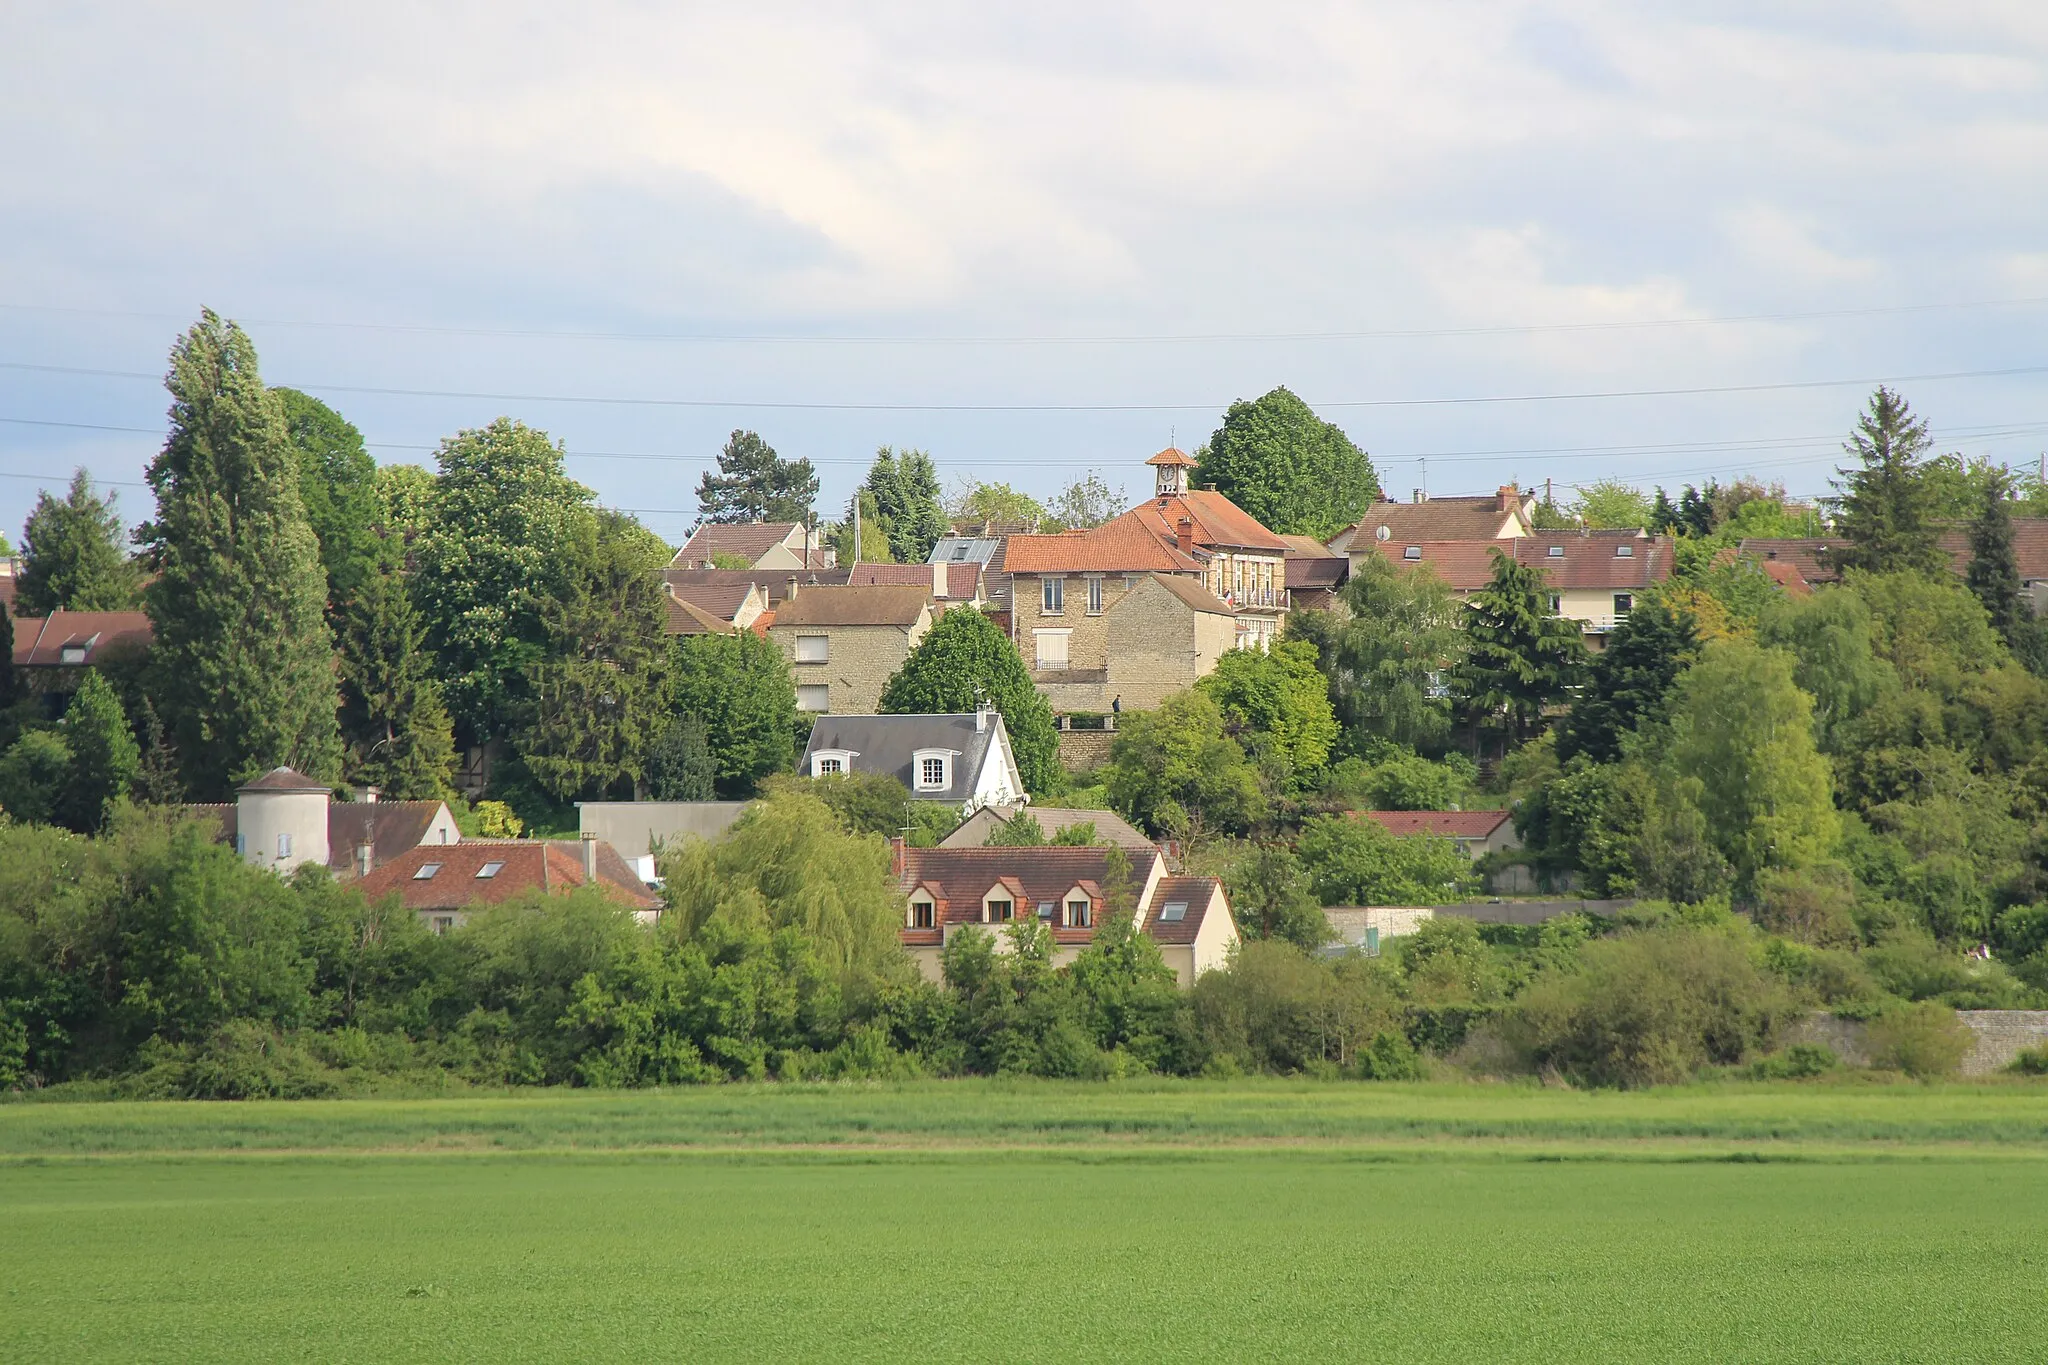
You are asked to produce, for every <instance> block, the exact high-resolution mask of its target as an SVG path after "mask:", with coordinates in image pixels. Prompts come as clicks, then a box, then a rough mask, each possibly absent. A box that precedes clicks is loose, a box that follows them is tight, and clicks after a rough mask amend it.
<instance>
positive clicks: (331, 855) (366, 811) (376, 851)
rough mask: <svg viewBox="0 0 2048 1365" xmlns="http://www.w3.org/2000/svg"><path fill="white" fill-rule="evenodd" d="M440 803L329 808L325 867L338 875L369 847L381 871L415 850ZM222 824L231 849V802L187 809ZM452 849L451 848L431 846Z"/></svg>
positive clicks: (234, 819)
mask: <svg viewBox="0 0 2048 1365" xmlns="http://www.w3.org/2000/svg"><path fill="white" fill-rule="evenodd" d="M441 807H442V803H441V802H439V801H336V802H333V803H332V804H330V805H329V806H328V807H327V865H328V866H329V867H330V868H333V869H334V870H335V871H336V872H347V871H349V870H351V869H352V868H353V867H354V866H355V850H356V845H357V844H360V843H364V842H368V843H369V845H370V866H371V867H373V868H374V867H382V866H383V865H384V864H385V863H388V862H390V861H391V860H392V859H393V858H396V857H398V856H399V855H400V854H403V853H406V852H409V851H410V850H412V849H414V848H417V847H419V843H420V840H421V839H424V838H425V837H426V835H427V830H428V828H429V827H430V826H432V824H433V823H434V816H435V815H436V814H437V813H438V812H439V811H440V810H441ZM185 809H186V810H187V811H189V812H191V813H192V814H193V815H195V816H198V817H200V818H202V819H212V820H215V821H217V822H218V823H219V825H220V841H221V842H222V843H224V844H232V843H233V842H234V841H235V831H236V830H237V829H239V828H240V825H241V820H240V812H239V811H238V810H237V809H236V807H235V803H234V802H232V801H216V802H204V803H194V804H191V805H188V806H186V807H185ZM429 847H432V848H452V847H454V845H452V844H432V845H429Z"/></svg>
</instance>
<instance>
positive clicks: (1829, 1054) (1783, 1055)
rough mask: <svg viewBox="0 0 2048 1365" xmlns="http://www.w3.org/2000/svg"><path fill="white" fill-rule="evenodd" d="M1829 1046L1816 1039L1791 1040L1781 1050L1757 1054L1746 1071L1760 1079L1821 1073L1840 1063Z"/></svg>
mask: <svg viewBox="0 0 2048 1365" xmlns="http://www.w3.org/2000/svg"><path fill="white" fill-rule="evenodd" d="M1841 1064H1842V1059H1841V1058H1839V1057H1837V1056H1836V1055H1835V1051H1834V1049H1833V1048H1829V1047H1822V1046H1821V1045H1820V1044H1819V1043H1794V1044H1792V1046H1790V1047H1788V1048H1786V1049H1785V1050H1784V1051H1783V1052H1774V1053H1772V1054H1771V1055H1770V1056H1768V1057H1759V1058H1758V1059H1757V1060H1756V1061H1754V1062H1752V1063H1751V1064H1750V1068H1749V1074H1750V1075H1752V1076H1754V1077H1756V1078H1757V1079H1758V1080H1760V1081H1804V1080H1809V1079H1811V1078H1813V1077H1815V1076H1824V1075H1826V1074H1827V1073H1828V1072H1830V1071H1833V1070H1835V1069H1836V1068H1837V1067H1839V1066H1841Z"/></svg>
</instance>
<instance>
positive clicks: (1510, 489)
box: [1493, 483, 1522, 512]
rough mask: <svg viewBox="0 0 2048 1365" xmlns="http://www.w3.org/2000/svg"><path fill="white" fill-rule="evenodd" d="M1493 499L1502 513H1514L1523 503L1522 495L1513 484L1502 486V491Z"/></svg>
mask: <svg viewBox="0 0 2048 1365" xmlns="http://www.w3.org/2000/svg"><path fill="white" fill-rule="evenodd" d="M1493 499H1494V505H1495V506H1496V507H1498V508H1499V509H1500V510H1501V511H1503V512H1512V511H1514V510H1515V507H1516V506H1517V505H1518V504H1519V503H1520V502H1521V501H1522V494H1521V490H1520V489H1518V488H1516V487H1515V486H1514V485H1513V484H1511V483H1504V484H1502V485H1501V486H1500V491H1499V492H1497V493H1495V494H1494V495H1493Z"/></svg>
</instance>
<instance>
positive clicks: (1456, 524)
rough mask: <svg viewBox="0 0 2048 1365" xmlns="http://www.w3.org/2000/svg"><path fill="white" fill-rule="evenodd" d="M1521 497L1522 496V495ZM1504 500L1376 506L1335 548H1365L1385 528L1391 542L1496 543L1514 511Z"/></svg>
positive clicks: (1340, 537) (1343, 534) (1437, 500)
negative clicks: (1477, 541)
mask: <svg viewBox="0 0 2048 1365" xmlns="http://www.w3.org/2000/svg"><path fill="white" fill-rule="evenodd" d="M1518 496H1519V495H1518ZM1500 504H1501V496H1500V494H1498V493H1496V494H1494V495H1493V496H1491V497H1477V498H1431V499H1429V500H1428V501H1427V502H1380V503H1374V504H1373V506H1372V508H1371V509H1370V510H1369V511H1367V512H1366V514H1365V515H1364V516H1363V517H1361V518H1359V520H1358V521H1357V522H1356V523H1354V524H1353V525H1352V526H1351V527H1349V528H1348V529H1346V530H1345V531H1343V532H1340V533H1339V535H1338V536H1337V537H1333V538H1332V542H1331V543H1332V544H1336V543H1340V542H1348V546H1347V548H1349V549H1350V550H1352V551H1353V552H1356V551H1359V550H1362V549H1364V548H1365V545H1366V542H1368V541H1370V540H1372V539H1373V532H1375V531H1376V530H1378V529H1379V528H1380V527H1382V526H1384V527H1386V528H1387V529H1388V531H1389V532H1390V533H1391V534H1390V536H1389V538H1390V539H1392V540H1397V541H1404V542H1406V543H1408V544H1411V545H1412V544H1416V543H1418V542H1422V541H1431V540H1492V539H1494V538H1495V537H1496V536H1497V535H1498V534H1499V532H1500V529H1501V527H1502V525H1503V524H1505V523H1506V521H1507V519H1508V512H1509V510H1510V509H1508V508H1504V507H1502V506H1501V505H1500Z"/></svg>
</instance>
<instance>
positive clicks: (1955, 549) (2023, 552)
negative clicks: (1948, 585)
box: [1940, 517, 2048, 583]
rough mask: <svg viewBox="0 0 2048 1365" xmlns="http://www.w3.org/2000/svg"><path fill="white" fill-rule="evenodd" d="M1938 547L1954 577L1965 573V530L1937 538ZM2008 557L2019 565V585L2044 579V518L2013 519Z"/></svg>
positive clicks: (2047, 574)
mask: <svg viewBox="0 0 2048 1365" xmlns="http://www.w3.org/2000/svg"><path fill="white" fill-rule="evenodd" d="M1940 545H1941V548H1942V549H1943V550H1944V551H1946V552H1947V554H1948V557H1949V559H1950V561H1951V562H1953V563H1954V565H1955V570H1956V572H1957V573H1959V574H1960V573H1966V572H1968V571H1969V568H1970V532H1969V530H1968V529H1967V528H1964V529H1962V530H1956V531H1950V532H1947V533H1946V534H1944V535H1943V536H1942V537H1941V541H1940ZM2012 553H2013V558H2014V559H2016V560H2018V561H2019V569H2020V578H2021V580H2022V581H2023V582H2028V583H2035V582H2039V581H2041V580H2043V579H2048V517H2014V518H2013V519H2012Z"/></svg>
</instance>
